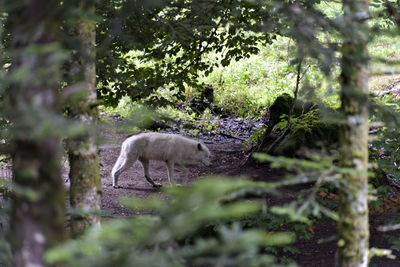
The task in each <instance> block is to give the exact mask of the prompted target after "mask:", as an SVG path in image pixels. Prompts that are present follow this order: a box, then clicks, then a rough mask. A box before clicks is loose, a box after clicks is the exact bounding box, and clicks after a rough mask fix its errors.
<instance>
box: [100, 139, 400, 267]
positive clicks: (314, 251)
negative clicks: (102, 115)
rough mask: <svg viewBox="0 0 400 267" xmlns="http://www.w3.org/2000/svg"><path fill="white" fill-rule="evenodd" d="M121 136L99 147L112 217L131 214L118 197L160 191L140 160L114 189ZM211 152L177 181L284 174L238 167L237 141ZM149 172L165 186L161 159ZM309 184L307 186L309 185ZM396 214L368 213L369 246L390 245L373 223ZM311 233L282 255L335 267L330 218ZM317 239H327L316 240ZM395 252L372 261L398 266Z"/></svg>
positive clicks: (105, 204)
mask: <svg viewBox="0 0 400 267" xmlns="http://www.w3.org/2000/svg"><path fill="white" fill-rule="evenodd" d="M123 139H124V135H122V134H115V133H108V134H105V141H104V144H103V145H102V146H101V147H100V149H101V151H100V152H101V154H100V160H101V165H102V166H101V175H102V184H103V196H102V209H103V210H105V211H106V212H107V213H108V214H109V215H110V216H112V217H119V216H129V215H134V213H133V212H132V211H131V210H129V209H126V208H124V207H122V206H121V205H120V203H119V202H118V199H119V198H120V197H123V196H135V197H141V198H147V197H149V196H152V195H160V194H162V193H161V191H160V189H158V188H153V187H152V186H151V185H150V184H149V183H148V182H147V181H146V179H145V178H144V174H143V167H142V166H141V164H140V163H139V162H136V163H135V164H134V166H132V167H131V168H130V169H128V170H127V171H125V172H124V173H123V174H122V175H121V176H120V178H119V181H120V185H121V186H123V188H121V189H114V188H113V187H112V181H111V177H110V172H111V169H112V167H113V165H114V163H115V161H116V159H117V157H118V155H119V152H120V144H121V143H122V141H123ZM207 146H208V148H209V149H210V151H211V153H212V165H211V166H210V167H206V166H194V167H191V168H190V172H189V176H188V178H187V180H184V181H182V180H179V178H180V173H177V181H178V182H179V183H180V184H182V185H190V184H191V183H193V182H194V181H196V180H197V179H201V178H199V177H201V176H206V175H228V176H232V177H233V176H239V175H245V176H247V177H250V178H251V179H253V180H256V181H274V180H277V179H282V178H283V177H284V173H283V172H282V171H276V170H271V169H270V168H269V167H268V166H262V167H259V168H256V167H254V166H246V167H241V166H240V162H242V160H243V159H244V154H243V152H242V151H241V147H242V145H241V144H240V143H237V142H222V143H219V142H218V143H207ZM150 174H151V177H152V178H153V180H154V181H156V182H158V183H161V184H163V185H168V180H167V170H166V167H165V165H164V164H163V163H161V162H154V161H153V162H151V164H150ZM308 187H309V186H308ZM305 188H307V186H305V185H299V186H292V187H290V188H285V189H283V190H282V198H280V199H268V200H267V202H268V204H270V205H271V204H273V205H277V204H282V203H284V202H287V201H288V199H293V198H295V197H296V195H297V194H298V192H299V191H300V190H302V189H305ZM399 215H400V214H399V213H393V212H392V213H384V214H379V215H374V216H371V245H370V247H379V248H389V247H390V244H389V243H388V241H387V239H386V238H385V237H384V234H383V233H381V232H377V231H375V228H376V226H378V225H382V224H387V223H388V220H389V219H391V218H394V217H398V216H399ZM314 232H315V234H314V236H313V237H312V238H311V239H310V240H298V242H297V243H296V247H297V248H298V249H299V250H300V253H299V254H296V255H285V256H289V257H290V258H294V259H295V260H296V262H297V263H298V264H299V265H300V266H307V267H311V266H315V267H320V266H324V267H330V266H332V267H333V266H334V259H335V253H336V242H337V241H336V240H335V238H334V237H335V235H336V227H335V223H334V222H332V221H329V220H326V221H323V222H322V223H320V224H319V225H317V226H315V228H314ZM393 234H397V235H399V236H400V231H397V232H391V233H390V235H393ZM320 240H327V241H326V242H323V243H318V242H319V241H320ZM396 254H397V256H398V257H397V258H398V260H395V261H393V260H389V259H386V258H376V259H375V260H374V262H375V264H376V265H375V266H377V267H390V266H400V254H399V253H396Z"/></svg>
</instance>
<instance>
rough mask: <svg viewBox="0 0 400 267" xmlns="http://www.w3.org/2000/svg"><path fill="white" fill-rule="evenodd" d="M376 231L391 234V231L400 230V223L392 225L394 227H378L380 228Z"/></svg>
mask: <svg viewBox="0 0 400 267" xmlns="http://www.w3.org/2000/svg"><path fill="white" fill-rule="evenodd" d="M376 230H378V231H380V232H389V231H396V230H400V223H398V224H392V225H383V226H378V227H376Z"/></svg>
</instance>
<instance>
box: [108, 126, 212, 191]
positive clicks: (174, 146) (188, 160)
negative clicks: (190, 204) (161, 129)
mask: <svg viewBox="0 0 400 267" xmlns="http://www.w3.org/2000/svg"><path fill="white" fill-rule="evenodd" d="M136 160H139V161H140V162H141V163H142V165H143V168H144V176H145V177H146V180H147V181H148V182H149V183H151V184H152V185H153V186H154V187H160V186H161V185H160V184H157V183H155V182H154V181H153V180H152V179H151V178H150V174H149V161H150V160H158V161H163V162H165V163H166V165H167V169H168V180H169V182H170V184H172V182H173V176H174V166H177V167H179V168H180V169H183V171H184V176H185V177H186V176H187V173H188V169H187V166H188V165H191V164H195V163H199V162H202V163H203V164H204V165H206V166H209V165H210V151H209V150H208V148H207V147H206V145H205V144H204V143H202V142H198V141H196V140H193V139H190V138H186V137H183V136H180V135H176V134H160V133H139V134H135V135H133V136H130V137H129V138H127V139H126V140H125V141H124V142H123V143H122V147H121V153H120V155H119V157H118V160H117V162H116V163H115V165H114V167H113V169H112V172H111V177H112V179H113V187H114V188H118V177H119V176H120V175H121V173H122V172H123V171H125V170H126V169H128V168H129V167H131V166H132V165H133V163H135V161H136Z"/></svg>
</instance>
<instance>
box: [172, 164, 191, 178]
mask: <svg viewBox="0 0 400 267" xmlns="http://www.w3.org/2000/svg"><path fill="white" fill-rule="evenodd" d="M175 168H177V169H178V170H179V171H181V172H183V174H182V175H181V179H180V180H181V182H182V181H186V178H187V177H188V174H189V169H188V168H186V166H185V165H181V164H175Z"/></svg>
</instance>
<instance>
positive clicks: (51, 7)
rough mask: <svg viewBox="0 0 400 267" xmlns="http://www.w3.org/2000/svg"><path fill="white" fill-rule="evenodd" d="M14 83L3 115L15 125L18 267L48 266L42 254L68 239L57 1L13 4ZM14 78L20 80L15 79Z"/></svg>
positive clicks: (14, 224)
mask: <svg viewBox="0 0 400 267" xmlns="http://www.w3.org/2000/svg"><path fill="white" fill-rule="evenodd" d="M11 5H14V6H13V9H11V13H10V14H9V16H8V17H9V26H10V32H11V36H12V41H11V51H12V52H13V53H10V55H11V61H12V69H11V70H10V71H9V72H8V73H7V75H8V76H7V77H6V78H8V81H10V82H11V84H10V88H9V90H8V91H7V94H6V109H5V114H4V115H5V116H6V117H7V119H8V120H9V121H10V122H11V128H10V134H11V135H10V136H11V139H12V140H11V155H12V159H13V192H12V194H13V195H12V211H11V223H10V225H11V242H12V249H13V255H14V266H16V267H25V266H35V267H41V266H46V264H45V263H44V260H43V254H44V252H45V251H46V250H47V249H48V248H50V247H53V246H55V245H57V244H59V243H60V242H61V241H63V240H64V238H65V225H64V223H65V197H64V196H65V195H64V184H63V180H62V177H61V165H60V163H61V153H60V152H61V143H60V138H59V134H60V131H59V130H58V128H59V127H60V125H59V124H57V125H56V123H59V122H60V118H61V116H62V114H61V112H60V109H59V106H60V105H59V104H60V101H59V94H58V92H59V81H60V68H61V64H62V62H61V61H62V54H60V46H59V44H57V43H56V41H57V38H56V33H57V32H58V31H59V27H60V23H59V22H60V20H61V19H60V18H61V14H62V13H61V11H60V5H59V3H58V1H50V2H49V1H45V0H31V1H27V2H26V1H25V2H21V3H19V5H17V6H15V3H11ZM16 75H17V76H18V78H17V79H16Z"/></svg>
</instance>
